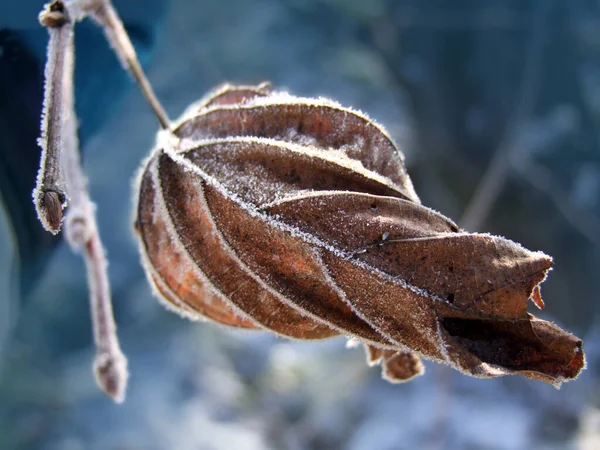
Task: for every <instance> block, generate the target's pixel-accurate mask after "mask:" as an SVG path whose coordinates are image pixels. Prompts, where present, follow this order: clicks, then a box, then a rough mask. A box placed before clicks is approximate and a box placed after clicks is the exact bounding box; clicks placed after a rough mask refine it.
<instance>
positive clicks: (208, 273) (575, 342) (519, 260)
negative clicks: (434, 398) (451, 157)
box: [137, 84, 585, 386]
mask: <svg viewBox="0 0 600 450" xmlns="http://www.w3.org/2000/svg"><path fill="white" fill-rule="evenodd" d="M174 134H175V136H176V137H177V138H179V141H175V142H174V143H173V144H171V142H172V141H169V143H168V144H165V145H164V146H163V147H162V148H158V149H157V150H156V151H155V152H154V153H153V155H152V156H151V158H150V159H149V160H148V161H147V162H146V165H145V167H144V168H143V171H142V173H141V176H140V195H139V201H138V211H137V213H138V217H137V229H138V232H139V237H140V244H141V248H142V254H143V255H145V256H144V260H145V263H146V264H145V267H146V270H147V272H148V275H149V279H150V280H151V281H152V282H153V283H154V285H155V287H156V289H157V291H158V293H159V295H161V296H162V298H163V299H164V300H166V302H167V303H169V304H171V305H172V306H173V307H174V308H175V309H176V310H179V311H181V312H182V313H184V314H187V315H192V316H198V315H201V316H204V317H207V318H209V319H212V320H214V321H217V322H219V323H223V324H225V325H230V326H235V327H242V328H259V329H265V330H268V331H272V332H274V333H277V334H280V335H283V336H287V337H291V338H296V339H323V338H328V337H332V336H336V335H343V336H347V337H351V338H355V339H357V340H359V341H360V342H362V343H363V344H364V345H365V348H366V350H367V354H368V363H369V364H370V365H373V364H378V363H380V364H381V365H382V374H383V376H384V378H386V379H388V380H390V381H393V382H398V381H406V380H409V379H411V378H412V377H414V376H416V375H420V374H422V373H423V365H422V363H421V360H420V357H419V356H423V357H425V358H429V359H433V360H436V361H438V362H442V363H447V364H450V365H451V366H452V367H454V368H456V369H458V370H460V371H462V372H463V373H466V374H468V375H472V376H477V377H482V378H487V377H496V376H501V375H509V374H520V375H523V376H526V377H529V378H534V379H539V380H542V381H545V382H547V383H551V384H553V385H555V386H559V385H560V383H561V382H563V381H566V380H570V379H573V378H575V377H577V375H578V374H579V372H580V371H581V370H582V369H583V367H584V365H585V361H584V355H583V350H582V343H581V340H579V339H578V338H576V337H575V336H572V335H570V334H569V333H567V332H565V331H563V330H561V329H560V328H558V327H557V326H555V325H554V324H552V323H550V322H546V321H543V320H539V319H537V318H535V317H533V316H532V315H530V314H529V313H528V312H527V300H528V299H531V300H532V301H533V302H534V304H535V305H536V306H538V307H540V308H541V307H543V301H542V298H541V295H540V290H539V285H540V283H541V282H542V281H543V280H544V279H545V277H546V274H547V272H548V270H549V269H550V267H551V266H552V259H551V258H550V257H549V256H547V255H545V254H543V253H541V252H531V251H529V250H526V249H524V248H523V247H521V246H520V245H518V244H516V243H514V242H511V241H509V240H507V239H504V238H500V237H496V236H491V235H488V234H475V233H468V232H465V231H463V230H459V228H458V227H457V226H456V224H455V223H454V222H452V221H451V220H450V219H448V218H446V217H444V216H442V215H441V214H439V213H437V212H435V211H433V210H431V209H429V208H426V207H424V206H422V205H421V204H420V201H419V198H418V197H417V195H416V193H415V192H414V189H413V186H412V183H411V181H410V178H409V177H408V174H407V173H406V169H405V167H404V161H403V156H402V154H401V153H400V152H399V151H398V149H397V148H396V146H395V145H394V143H393V142H392V141H391V140H390V138H389V136H388V135H387V134H386V133H385V131H384V130H383V129H382V127H381V126H379V125H377V124H375V123H374V122H373V121H372V120H370V119H369V118H367V117H366V116H364V115H363V114H361V113H358V112H356V111H353V110H351V109H347V108H343V107H342V106H340V105H338V104H337V103H334V102H331V101H329V100H324V99H317V100H315V99H305V98H298V97H294V96H291V95H289V94H282V93H272V92H270V89H269V87H268V85H265V84H263V85H260V86H257V87H251V86H241V87H235V86H231V85H226V86H224V87H222V88H220V89H218V90H216V91H214V92H213V93H211V94H209V95H208V96H207V97H205V98H204V99H202V100H201V101H200V102H199V103H197V104H195V105H193V106H192V107H190V108H189V110H188V111H187V112H186V113H185V114H184V116H183V118H182V119H181V120H180V121H179V122H178V124H177V125H176V126H175V127H174Z"/></svg>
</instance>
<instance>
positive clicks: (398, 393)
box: [0, 0, 600, 450]
mask: <svg viewBox="0 0 600 450" xmlns="http://www.w3.org/2000/svg"><path fill="white" fill-rule="evenodd" d="M41 3H42V2H38V1H33V0H23V1H21V2H2V4H1V5H0V86H1V87H0V188H1V189H2V196H1V197H0V199H1V203H2V208H1V211H0V448H2V449H13V448H14V449H44V450H45V449H48V450H49V449H66V450H79V449H152V450H154V449H157V450H158V449H184V450H185V449H207V450H208V449H211V450H212V449H218V450H220V449H227V450H229V449H251V450H254V449H257V450H258V449H290V450H301V449H342V448H343V449H352V450H363V449H364V450H366V449H382V450H392V449H415V448H418V449H421V448H427V449H480V448H481V449H529V448H536V449H563V448H566V449H590V450H591V449H597V448H600V322H599V318H600V317H599V312H600V303H599V299H600V294H599V292H600V290H599V288H598V277H599V276H600V3H599V2H598V1H596V0H581V1H572V0H488V1H485V2H483V1H478V0H454V1H444V0H427V1H423V0H370V1H364V0H252V1H248V0H171V1H170V2H167V1H162V0H150V1H142V0H116V1H115V2H114V3H115V5H116V7H117V9H119V10H120V11H122V13H123V16H124V19H125V21H126V24H127V26H128V29H129V31H130V32H131V34H132V37H133V39H134V42H135V44H136V47H137V48H138V49H139V50H140V53H141V57H142V60H143V61H144V63H145V64H146V67H147V70H148V75H149V78H150V80H151V82H152V83H153V85H154V87H155V89H156V91H157V94H158V96H159V98H160V99H161V101H162V102H163V103H164V105H165V107H166V109H167V111H168V113H169V115H170V116H171V117H172V118H174V117H176V116H177V115H178V114H180V113H181V112H182V111H183V109H184V108H185V107H186V106H187V105H188V104H189V103H190V102H192V101H193V100H196V99H197V98H199V97H200V96H202V95H203V94H204V93H205V92H206V91H207V90H209V89H210V88H212V87H214V86H215V85H218V84H220V83H222V82H224V81H231V82H242V83H258V82H261V81H264V80H270V81H271V82H272V83H273V84H274V86H276V87H277V88H282V89H289V90H290V91H292V92H294V93H296V94H300V95H305V96H320V95H322V96H327V97H331V98H334V99H336V100H338V101H340V102H341V103H342V104H346V105H352V106H354V107H356V108H358V109H361V110H362V111H365V112H367V113H368V114H369V115H371V116H372V117H373V118H375V119H376V120H377V121H378V122H380V123H382V124H384V125H385V126H386V127H387V128H388V130H389V131H390V133H391V134H392V136H393V137H394V138H395V139H396V141H397V142H398V143H399V144H400V146H401V148H402V149H403V151H404V152H405V154H406V156H407V164H408V166H409V171H410V173H411V175H412V177H413V181H414V183H415V187H416V190H417V192H418V193H419V195H420V196H421V198H422V200H423V203H424V204H426V205H428V206H431V207H433V208H435V209H437V210H439V211H441V212H442V213H444V214H446V215H448V216H450V217H452V218H453V219H455V220H456V221H458V222H460V223H461V225H462V226H464V227H465V228H466V229H468V230H472V231H475V230H480V231H489V232H492V233H494V234H500V235H503V236H506V237H508V238H510V239H513V240H515V241H518V242H521V243H523V245H525V246H526V247H527V248H530V249H533V250H543V251H544V252H546V253H548V254H550V255H552V256H554V258H555V268H554V270H553V271H552V272H551V274H550V277H549V279H548V280H547V281H546V282H545V283H544V285H543V289H542V292H543V296H544V299H545V301H546V305H547V308H546V310H545V311H543V312H542V313H541V314H540V315H541V316H543V317H544V318H546V319H549V320H553V321H555V322H557V323H558V324H560V325H561V326H563V327H566V328H567V329H568V330H569V331H571V332H574V333H576V334H578V335H579V336H580V337H582V338H583V339H584V349H585V350H586V353H587V359H588V367H587V370H586V371H585V372H584V373H583V374H582V375H581V377H580V378H579V379H578V380H577V381H575V382H572V383H568V384H567V385H564V386H563V387H562V389H561V390H555V389H554V388H552V387H550V386H546V385H543V384H541V383H539V382H535V381H530V380H524V379H519V378H514V377H510V378H504V379H495V380H475V379H470V378H467V377H465V376H463V375H461V374H459V373H456V372H453V371H451V370H450V369H448V368H446V367H444V366H439V365H434V364H427V366H426V369H427V371H426V374H425V375H424V376H422V377H420V378H419V379H416V380H414V381H412V382H410V383H407V384H402V385H390V384H388V383H386V382H385V381H383V380H381V379H380V374H379V370H378V369H369V368H367V366H366V364H365V362H364V355H363V353H362V350H361V349H346V348H345V342H344V340H343V339H335V340H330V341H326V342H321V343H302V342H291V341H286V340H283V339H280V338H276V337H273V336H270V335H267V334H260V333H248V332H246V333H243V332H234V331H230V330H227V329H224V328H220V327H218V326H216V325H210V324H198V323H192V322H189V321H187V320H184V319H181V318H179V317H177V316H175V315H173V314H171V313H169V312H167V311H165V310H164V309H163V308H162V307H160V306H159V304H158V302H156V301H155V299H153V298H152V294H151V292H150V289H149V287H148V286H147V284H146V281H145V278H144V275H143V273H142V270H141V266H140V263H139V257H138V255H137V249H136V246H135V242H134V239H133V236H132V213H131V199H132V196H133V195H134V194H133V193H132V192H131V182H132V179H133V176H134V174H135V172H136V170H137V168H138V165H139V162H140V161H141V160H142V159H143V158H144V157H145V155H146V154H147V153H148V151H149V149H150V148H151V147H152V145H153V143H154V136H155V132H156V130H157V123H156V120H155V118H154V117H153V116H152V114H151V112H150V110H149V108H148V107H147V105H146V104H145V103H144V100H143V99H142V97H141V95H140V93H139V92H138V91H137V90H136V88H135V86H133V84H132V82H131V81H130V80H129V79H128V78H127V77H126V76H124V75H123V74H122V73H121V72H120V68H119V66H118V64H117V62H116V59H115V58H114V57H113V56H112V55H111V54H110V52H109V51H108V49H107V47H106V45H105V44H104V42H103V40H102V36H101V35H100V34H99V32H98V31H97V30H95V29H94V28H93V27H91V26H90V25H89V24H88V25H86V24H82V26H81V28H78V33H77V46H78V50H79V52H78V56H77V69H76V74H77V75H76V78H77V99H76V101H77V108H78V113H79V115H80V121H81V130H80V131H81V138H82V142H83V152H84V165H85V169H86V171H87V174H88V176H89V181H90V190H91V194H92V197H93V199H95V201H96V202H97V207H98V219H99V225H100V232H101V235H102V238H103V241H104V245H105V247H106V249H107V252H108V256H109V259H110V267H109V271H110V280H111V283H112V289H113V297H114V303H115V311H116V319H117V322H118V324H119V334H120V338H121V342H122V346H123V350H124V352H125V353H126V354H127V356H128V357H129V367H130V371H131V378H130V386H129V390H128V396H127V400H126V403H125V404H123V405H120V406H116V405H114V404H113V403H112V402H110V401H109V400H108V399H107V398H106V397H104V396H103V395H102V393H101V392H100V391H99V390H98V389H97V387H96V386H95V383H94V380H93V376H92V374H91V361H92V358H93V349H92V348H91V343H92V342H91V340H92V339H91V331H90V323H89V313H88V304H87V302H88V293H87V286H86V281H85V270H84V267H83V263H82V260H81V259H80V257H79V256H77V255H73V254H72V253H71V252H70V250H69V249H68V247H67V246H66V245H65V244H64V243H62V241H61V240H60V239H50V238H49V236H46V235H44V234H43V233H42V232H41V227H39V225H38V224H37V223H36V222H35V217H34V216H33V206H32V205H31V203H30V201H29V200H30V191H31V189H32V188H33V185H34V177H35V171H36V164H37V158H39V149H38V148H37V147H36V146H35V138H36V137H37V133H38V131H37V127H38V116H39V111H40V98H41V97H40V96H41V86H42V76H41V70H42V61H43V58H44V47H45V42H46V34H45V31H44V30H41V29H39V28H38V26H37V23H36V14H37V11H38V10H39V9H40V8H41ZM536 314H537V313H536Z"/></svg>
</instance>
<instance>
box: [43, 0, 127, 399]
mask: <svg viewBox="0 0 600 450" xmlns="http://www.w3.org/2000/svg"><path fill="white" fill-rule="evenodd" d="M40 22H41V23H42V25H44V26H46V27H47V28H48V29H49V32H50V36H51V41H52V36H53V35H55V36H56V35H58V36H59V37H60V40H59V41H58V42H57V43H55V44H54V45H50V46H49V52H48V56H47V58H48V63H47V64H48V65H49V66H51V67H52V70H47V73H50V74H51V75H52V78H51V79H49V80H46V90H48V89H49V90H51V91H52V93H51V94H47V96H49V97H52V99H53V101H52V103H48V105H47V110H46V111H45V118H44V122H43V126H44V124H46V126H47V127H48V129H49V130H57V134H56V136H58V138H54V139H53V140H50V139H48V141H49V142H52V143H53V148H54V149H55V151H56V153H55V154H56V155H57V156H56V159H55V160H54V161H53V163H54V164H55V166H56V171H57V173H60V174H62V176H63V177H64V184H65V185H66V188H67V192H66V194H67V195H68V198H69V208H68V210H67V214H66V220H65V232H66V237H67V240H68V242H69V244H70V245H71V248H72V249H73V250H74V251H80V250H83V252H84V257H85V263H86V267H87V273H88V284H89V289H90V309H91V316H92V326H93V329H94V341H95V344H96V359H95V362H94V372H95V375H96V380H97V382H98V384H99V385H100V387H101V388H102V389H103V390H104V391H105V392H106V393H107V394H108V395H109V396H110V397H112V398H113V399H114V400H115V401H116V402H121V401H123V399H124V396H125V388H126V385H127V378H128V374H127V360H126V359H125V356H124V355H123V353H122V352H121V349H120V347H119V341H118V339H117V335H116V325H115V322H114V318H113V312H112V305H111V298H110V287H109V282H108V276H107V271H106V266H107V263H106V259H105V257H104V251H103V248H102V243H101V241H100V236H99V234H98V229H97V225H96V218H95V213H94V204H93V203H92V202H91V200H90V197H89V194H88V191H87V181H86V178H85V176H84V174H83V171H82V169H81V164H80V158H79V142H78V139H77V119H76V116H75V108H74V95H73V67H74V66H73V62H74V61H73V59H74V44H73V27H72V22H71V19H70V17H69V14H68V12H67V11H66V9H65V7H64V4H63V3H62V2H60V1H55V2H53V3H51V4H49V5H47V6H46V9H45V10H44V11H43V12H42V13H41V14H40ZM57 59H58V60H59V61H60V63H57V62H56V61H57ZM42 136H44V129H43V128H42Z"/></svg>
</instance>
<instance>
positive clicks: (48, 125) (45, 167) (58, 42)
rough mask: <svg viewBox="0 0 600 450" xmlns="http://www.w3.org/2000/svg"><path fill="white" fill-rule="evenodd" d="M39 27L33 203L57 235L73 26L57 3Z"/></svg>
mask: <svg viewBox="0 0 600 450" xmlns="http://www.w3.org/2000/svg"><path fill="white" fill-rule="evenodd" d="M40 23H41V24H42V25H43V26H45V27H46V28H47V29H48V34H49V35H50V36H49V37H50V39H49V41H48V50H47V54H48V59H47V61H46V67H45V71H44V76H45V85H44V106H43V109H42V132H41V136H40V138H39V139H38V144H39V146H40V147H41V148H42V156H41V162H40V170H39V172H38V176H37V182H36V187H35V189H34V190H33V202H34V204H35V208H36V211H37V214H38V218H39V220H40V222H41V223H42V225H43V227H44V228H45V229H46V230H47V231H49V232H51V233H52V234H57V233H58V232H59V231H60V228H61V225H62V210H63V209H64V207H65V206H66V198H67V197H66V193H65V185H64V180H63V178H62V173H61V167H60V160H61V151H62V145H61V144H62V140H63V135H62V133H63V126H62V117H63V116H64V115H65V111H64V106H65V105H64V103H63V101H62V98H63V92H62V89H63V83H62V77H63V73H65V71H66V70H72V69H69V68H67V67H66V64H67V61H66V60H65V53H64V52H63V51H62V50H63V49H64V48H66V47H67V46H68V45H69V41H70V40H71V38H72V34H73V24H72V23H71V21H70V19H69V16H68V13H67V11H66V10H65V8H64V5H63V4H62V3H61V2H54V3H52V4H50V5H47V7H46V9H45V10H44V11H43V12H42V13H41V14H40Z"/></svg>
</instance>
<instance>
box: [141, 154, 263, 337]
mask: <svg viewBox="0 0 600 450" xmlns="http://www.w3.org/2000/svg"><path fill="white" fill-rule="evenodd" d="M154 165H155V170H154V171H152V182H153V184H154V189H155V198H156V203H155V207H156V209H157V211H156V210H155V214H160V215H161V218H162V219H163V221H164V224H165V227H166V229H167V234H168V235H169V236H177V235H178V233H177V231H176V229H175V225H174V224H173V220H172V219H171V215H170V214H169V210H168V208H167V205H166V204H165V199H164V197H163V194H162V187H161V184H160V178H159V177H158V170H159V165H158V159H156V160H155V162H154ZM171 242H172V243H173V245H174V249H175V251H176V252H177V253H180V254H182V255H184V257H185V259H186V260H187V261H193V258H192V257H191V256H190V254H189V252H188V251H187V249H186V248H185V246H184V245H183V243H182V242H181V240H179V239H172V240H171ZM189 268H190V269H191V271H192V272H193V273H194V275H195V277H196V278H197V279H198V280H200V281H201V282H202V284H203V285H204V286H205V289H208V290H209V291H210V293H212V294H213V295H214V296H215V297H217V298H218V299H219V300H221V301H222V302H224V303H225V304H226V305H227V306H229V307H230V308H231V310H232V311H233V312H234V313H235V314H236V315H238V317H241V318H242V319H244V320H248V321H249V322H251V323H252V324H254V325H256V326H257V327H259V328H262V326H261V325H260V324H259V323H257V322H256V321H255V320H254V319H253V318H252V317H250V316H248V315H247V314H246V313H245V312H243V311H242V310H241V309H239V308H238V307H237V306H236V305H235V304H233V303H232V302H231V301H230V300H229V299H228V298H227V296H226V295H225V294H223V293H222V292H221V291H220V290H219V289H217V287H216V286H215V285H214V284H213V283H212V282H211V281H210V279H209V278H208V277H207V276H206V275H205V274H204V272H202V271H201V270H200V269H199V268H198V266H196V265H195V264H190V265H189ZM198 313H199V314H201V313H200V312H198ZM206 318H207V319H208V320H210V321H211V322H215V323H218V322H216V321H215V320H214V319H212V318H210V317H208V316H207V317H206Z"/></svg>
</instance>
